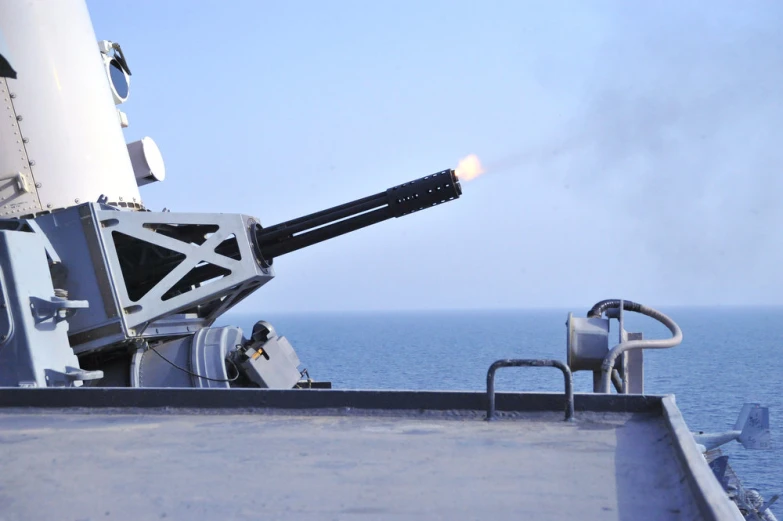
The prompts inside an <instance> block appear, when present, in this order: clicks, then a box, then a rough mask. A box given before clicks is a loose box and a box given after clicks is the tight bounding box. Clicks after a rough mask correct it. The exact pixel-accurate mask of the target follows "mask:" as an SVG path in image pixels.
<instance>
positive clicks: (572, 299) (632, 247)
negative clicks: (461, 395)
mask: <svg viewBox="0 0 783 521" xmlns="http://www.w3.org/2000/svg"><path fill="white" fill-rule="evenodd" d="M88 5H89V7H90V10H91V13H92V17H93V24H94V26H95V30H96V33H97V37H98V38H99V39H110V40H113V41H117V42H119V43H121V44H122V48H123V50H124V52H125V55H126V57H127V59H128V63H129V66H130V68H131V70H132V72H133V77H132V85H131V95H130V101H129V102H128V103H126V104H125V105H124V107H123V110H124V111H125V112H126V113H127V114H128V117H129V120H130V124H131V126H130V128H128V129H127V130H126V131H125V132H126V138H127V140H128V141H131V140H134V139H138V138H140V137H142V136H145V135H147V136H151V137H152V138H154V139H155V141H156V142H157V143H158V145H159V146H160V148H161V151H162V153H163V156H164V159H165V161H166V167H167V173H166V175H167V179H166V181H165V182H164V183H162V184H156V185H150V186H145V187H143V188H142V196H143V197H144V201H145V204H146V205H147V206H148V207H149V208H151V209H153V210H160V209H162V208H163V207H167V208H169V209H171V210H172V211H175V212H176V211H198V212H237V213H244V214H249V215H253V216H256V217H258V218H260V220H261V222H262V223H263V224H265V225H272V224H276V223H277V222H280V221H283V220H287V219H290V218H294V217H297V216H299V215H301V214H305V213H310V212H313V211H317V210H320V209H322V208H327V207H330V206H333V205H336V204H340V203H343V202H347V201H349V200H352V199H356V198H359V197H363V196H365V195H370V194H373V193H376V192H379V191H382V190H385V189H386V188H388V187H389V186H392V185H395V184H398V183H401V182H405V181H409V180H411V179H414V178H417V177H420V176H423V175H426V174H429V173H432V172H435V171H438V170H442V169H444V168H448V167H453V166H455V165H456V163H457V161H458V160H459V159H460V158H461V157H463V156H465V155H467V154H470V153H475V154H478V156H479V157H480V158H481V159H482V161H483V162H484V164H485V165H486V166H487V168H488V172H487V173H486V174H485V175H484V176H482V177H480V178H478V179H476V180H474V181H471V182H470V183H465V184H464V185H463V189H464V195H463V197H462V198H461V199H459V200H458V201H456V202H452V203H449V204H446V205H443V206H439V207H437V208H435V209H432V210H428V211H425V212H420V213H418V214H415V215H413V216H409V217H405V218H402V219H394V220H392V221H388V222H384V223H381V224H379V225H376V226H373V227H371V228H367V229H364V230H361V231H359V232H356V233H353V234H351V235H348V236H343V237H340V238H338V239H335V240H333V241H329V242H327V243H322V244H320V245H316V246H314V247H311V248H308V249H306V250H301V251H299V252H295V253H292V254H290V255H286V256H283V257H280V258H278V259H277V260H276V261H275V269H276V273H277V276H276V278H275V279H274V280H273V281H272V282H270V283H269V284H267V285H266V286H265V287H263V288H261V289H260V290H259V291H258V292H257V293H256V294H255V295H253V296H252V297H250V298H249V299H247V300H246V301H245V302H244V303H243V304H241V305H240V308H239V310H241V311H253V312H259V313H263V312H270V311H291V310H314V309H317V310H367V309H436V308H518V307H536V306H545V307H570V306H575V305H576V306H586V305H589V304H592V303H593V302H595V301H597V300H600V299H602V298H608V297H623V298H629V299H633V300H636V301H641V302H644V303H648V304H650V305H656V304H657V305H660V304H771V303H776V304H781V303H783V276H782V275H781V272H780V267H781V266H783V233H781V224H783V209H782V208H783V205H782V203H781V192H782V190H781V189H782V188H783V177H781V166H783V146H782V143H781V139H780V138H781V134H783V131H781V123H782V122H783V103H782V102H783V32H781V31H780V27H781V24H783V3H780V2H777V1H767V2H765V1H754V2H743V3H738V2H728V1H727V2H716V1H710V2H690V3H688V2H674V1H672V2H654V3H653V2H621V1H619V0H618V1H616V2H577V1H574V2H543V1H542V2H536V3H533V2H520V1H509V2H490V1H482V2H478V1H475V2H466V1H441V2H436V1H421V2H407V1H406V2H403V1H399V0H395V1H373V2H366V1H355V2H348V1H337V0H335V1H329V2H316V1H309V2H297V1H285V2H284V1H278V2H265V1H226V2H217V1H215V2H204V1H192V2H185V1H165V2H160V1H134V2H104V1H102V0H101V1H99V0H92V1H89V2H88Z"/></svg>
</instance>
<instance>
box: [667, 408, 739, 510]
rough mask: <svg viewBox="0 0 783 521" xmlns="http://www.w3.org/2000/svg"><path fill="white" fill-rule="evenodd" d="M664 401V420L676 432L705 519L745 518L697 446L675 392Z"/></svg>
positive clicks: (678, 450)
mask: <svg viewBox="0 0 783 521" xmlns="http://www.w3.org/2000/svg"><path fill="white" fill-rule="evenodd" d="M661 405H662V408H663V417H664V420H665V421H666V425H667V427H668V428H669V429H670V431H671V434H672V444H673V445H674V449H675V451H676V453H677V456H678V458H679V460H680V464H681V465H682V466H683V467H684V468H683V470H684V471H685V475H686V477H687V479H688V487H689V488H690V490H691V493H692V494H693V496H694V498H695V499H696V501H697V504H698V507H699V511H700V512H701V513H702V516H704V519H705V520H706V521H728V520H735V521H744V518H743V517H742V514H741V513H740V511H739V510H738V509H737V507H736V506H735V505H734V504H733V503H732V502H731V500H730V499H729V497H728V496H727V495H726V493H725V492H724V490H723V487H721V485H720V483H718V480H717V479H715V475H714V474H713V473H712V470H710V467H709V465H707V460H705V459H704V456H703V455H702V454H701V451H699V449H698V447H697V446H696V441H694V439H693V435H692V434H691V432H690V430H689V429H688V426H687V424H686V423H685V419H684V418H683V416H682V413H681V412H680V409H679V408H678V407H677V403H676V402H675V399H674V395H671V394H669V395H666V396H664V397H663V399H662V400H661Z"/></svg>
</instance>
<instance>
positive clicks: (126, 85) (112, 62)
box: [103, 54, 130, 105]
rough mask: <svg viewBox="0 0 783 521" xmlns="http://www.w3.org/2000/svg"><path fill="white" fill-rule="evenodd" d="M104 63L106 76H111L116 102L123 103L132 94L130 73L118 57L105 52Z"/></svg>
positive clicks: (113, 95)
mask: <svg viewBox="0 0 783 521" xmlns="http://www.w3.org/2000/svg"><path fill="white" fill-rule="evenodd" d="M103 64H104V67H105V68H106V76H107V77H108V78H109V87H111V95H112V97H113V98H114V104H115V105H122V104H123V103H125V102H126V101H128V96H130V75H129V74H128V73H127V72H125V70H124V69H123V68H122V65H120V62H119V60H117V58H114V57H112V56H108V55H105V54H104V55H103Z"/></svg>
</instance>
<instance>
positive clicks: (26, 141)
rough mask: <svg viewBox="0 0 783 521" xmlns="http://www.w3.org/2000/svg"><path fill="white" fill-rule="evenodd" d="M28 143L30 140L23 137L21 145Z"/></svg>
mask: <svg viewBox="0 0 783 521" xmlns="http://www.w3.org/2000/svg"><path fill="white" fill-rule="evenodd" d="M29 142H30V138H29V137H23V138H22V143H29Z"/></svg>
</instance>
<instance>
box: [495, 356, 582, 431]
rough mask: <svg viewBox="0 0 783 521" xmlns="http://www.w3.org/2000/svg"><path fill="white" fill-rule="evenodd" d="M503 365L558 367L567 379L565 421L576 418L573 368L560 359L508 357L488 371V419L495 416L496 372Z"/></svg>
mask: <svg viewBox="0 0 783 521" xmlns="http://www.w3.org/2000/svg"><path fill="white" fill-rule="evenodd" d="M501 367H556V368H557V369H560V370H561V371H562V372H563V379H564V380H565V398H566V405H565V421H571V420H573V419H574V382H573V378H572V376H571V370H570V369H569V368H568V366H567V365H566V364H564V363H563V362H561V361H560V360H533V359H528V360H525V359H506V360H498V361H496V362H494V363H493V364H492V365H491V366H489V371H487V421H491V420H493V419H494V418H495V372H496V371H497V370H498V369H500V368H501Z"/></svg>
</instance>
